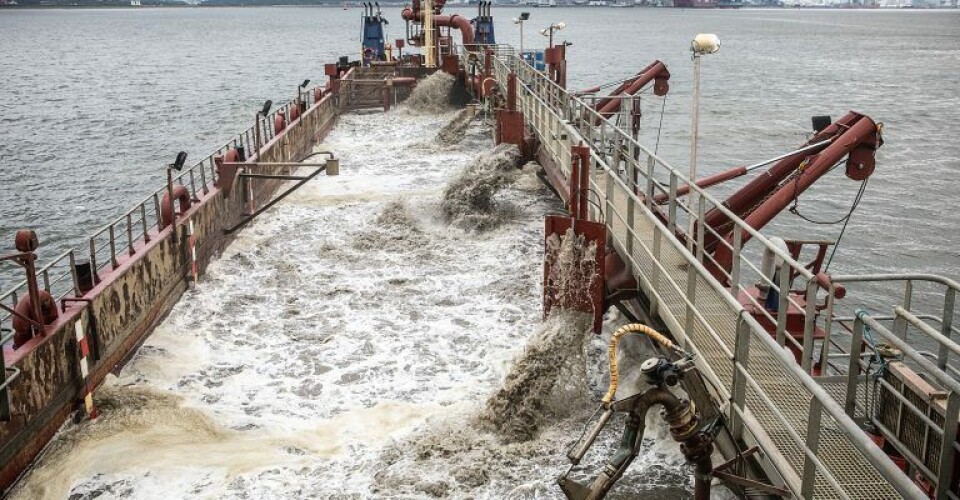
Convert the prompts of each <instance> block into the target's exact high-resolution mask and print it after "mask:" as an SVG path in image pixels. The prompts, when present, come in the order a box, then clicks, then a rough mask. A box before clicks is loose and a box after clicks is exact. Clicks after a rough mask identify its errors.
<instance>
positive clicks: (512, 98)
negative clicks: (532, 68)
mask: <svg viewBox="0 0 960 500" xmlns="http://www.w3.org/2000/svg"><path fill="white" fill-rule="evenodd" d="M507 110H508V111H516V110H517V74H516V73H515V72H512V71H511V72H510V74H509V75H507Z"/></svg>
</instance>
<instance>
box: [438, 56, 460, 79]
mask: <svg viewBox="0 0 960 500" xmlns="http://www.w3.org/2000/svg"><path fill="white" fill-rule="evenodd" d="M441 68H442V69H443V72H444V73H446V74H448V75H453V76H457V75H458V74H460V56H458V55H456V54H445V55H444V56H443V62H442V64H441Z"/></svg>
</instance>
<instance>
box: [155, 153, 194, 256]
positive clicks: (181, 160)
mask: <svg viewBox="0 0 960 500" xmlns="http://www.w3.org/2000/svg"><path fill="white" fill-rule="evenodd" d="M186 163H187V152H186V151H181V152H179V153H177V157H176V158H175V159H174V160H173V163H171V164H169V165H167V199H169V200H170V202H169V203H170V214H171V217H172V221H171V222H172V224H171V225H172V226H174V228H173V241H174V243H175V244H176V245H177V246H179V245H180V234H179V233H178V232H177V228H176V221H177V211H176V210H175V209H174V207H173V199H174V197H173V171H174V170H176V171H177V172H179V171H180V170H182V169H183V166H184V164H186ZM157 218H158V219H160V218H161V215H160V214H157ZM158 224H160V221H159V220H158Z"/></svg>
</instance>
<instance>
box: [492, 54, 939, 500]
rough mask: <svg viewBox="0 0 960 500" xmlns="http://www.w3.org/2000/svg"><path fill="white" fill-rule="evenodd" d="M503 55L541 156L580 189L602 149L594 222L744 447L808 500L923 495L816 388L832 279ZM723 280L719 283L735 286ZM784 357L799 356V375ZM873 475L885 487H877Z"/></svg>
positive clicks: (499, 71) (498, 61)
mask: <svg viewBox="0 0 960 500" xmlns="http://www.w3.org/2000/svg"><path fill="white" fill-rule="evenodd" d="M495 51H496V53H497V54H498V56H497V57H496V58H495V61H494V65H493V67H494V75H495V77H496V79H497V80H498V83H499V84H500V85H501V86H502V88H505V87H506V84H507V77H508V74H509V73H510V72H515V73H516V75H517V80H518V85H517V87H518V100H519V106H520V108H521V110H522V111H523V114H524V116H525V118H526V123H527V125H528V126H529V127H530V128H531V129H532V131H533V132H534V133H535V134H536V136H537V138H538V139H539V141H540V146H541V148H542V151H545V153H546V154H547V155H548V156H549V157H550V158H551V159H552V160H553V161H554V163H555V164H556V165H557V167H558V168H560V169H561V170H562V171H563V173H564V174H565V176H566V177H567V178H569V174H570V165H571V147H572V146H575V145H578V144H583V145H586V146H589V148H590V151H591V153H590V156H591V163H592V164H593V165H592V166H593V168H592V169H591V170H592V175H591V179H590V190H591V193H590V197H591V200H592V201H594V200H595V201H596V204H595V205H594V206H593V207H592V212H593V217H594V218H595V219H597V220H602V221H604V222H605V224H606V225H607V227H608V233H609V236H610V238H611V240H612V243H613V244H614V246H615V247H616V248H617V250H618V252H619V253H620V255H621V256H622V257H623V258H624V260H625V261H626V262H625V263H626V264H627V265H628V266H629V267H630V269H631V272H632V273H633V275H634V276H635V277H636V278H637V280H638V283H639V285H640V287H641V288H642V290H643V291H644V292H645V294H646V296H647V298H648V299H649V300H650V303H651V309H652V312H653V313H656V314H659V315H660V317H661V318H662V319H663V320H664V322H665V323H666V324H667V326H668V328H669V329H670V331H671V332H672V333H673V334H674V336H675V337H676V338H677V339H678V340H679V341H680V342H681V344H683V347H684V348H685V349H687V350H689V351H693V352H694V353H696V354H697V356H698V358H699V359H700V360H702V362H703V364H704V365H705V366H704V368H705V369H704V370H702V371H703V372H704V373H705V374H706V377H707V379H708V381H709V382H710V383H711V385H712V386H713V387H714V390H715V391H716V393H717V395H718V396H719V397H720V398H721V399H723V400H726V401H728V402H729V407H728V409H727V412H726V413H727V415H728V417H729V419H730V427H731V429H732V430H733V432H734V434H735V435H736V437H738V438H743V439H744V441H753V442H755V443H757V444H759V445H760V446H761V447H762V448H763V450H764V451H765V454H766V457H767V459H768V460H769V462H770V464H771V465H772V466H773V468H775V471H774V474H771V475H772V476H774V477H775V476H776V475H779V476H780V477H781V479H782V480H783V481H784V482H785V483H786V485H787V486H788V487H789V488H790V489H791V490H792V491H793V493H794V494H796V495H797V496H799V497H803V498H814V497H821V498H881V497H899V496H906V497H921V496H922V492H921V491H920V490H919V489H918V488H917V487H916V485H914V483H913V481H912V480H911V479H910V478H909V477H907V476H906V475H905V474H903V473H902V472H901V471H900V470H899V469H898V468H897V467H896V466H894V464H893V462H891V460H890V459H889V458H888V457H887V456H886V455H885V454H884V453H883V452H882V451H881V450H880V449H879V448H878V447H877V446H876V445H875V444H874V443H873V442H872V441H871V440H870V439H869V438H868V437H867V436H866V434H865V433H864V432H863V431H862V430H861V429H860V427H859V426H858V425H857V424H856V423H855V422H854V421H853V420H852V419H851V418H850V417H849V416H848V415H847V414H846V413H845V411H844V408H843V407H842V406H841V405H840V404H838V402H837V400H836V399H835V398H834V397H833V396H831V395H830V394H829V393H828V392H827V391H826V390H825V389H824V387H823V386H821V385H820V384H818V383H817V381H815V380H814V379H813V378H812V377H811V376H810V373H811V370H812V360H813V358H814V354H815V345H814V335H815V333H816V320H817V304H816V297H817V292H818V291H819V290H821V289H822V287H823V284H824V283H823V282H822V280H821V281H818V279H817V276H815V275H814V274H813V273H812V272H810V271H809V270H808V269H807V268H806V267H805V265H804V264H801V263H799V262H797V261H796V260H795V259H794V258H793V257H792V256H791V255H790V254H789V253H788V252H786V251H785V250H783V249H781V248H780V247H779V246H778V245H776V244H774V243H773V242H771V241H770V240H769V239H767V238H766V237H765V236H764V235H762V234H761V233H760V232H758V231H756V230H755V229H753V228H752V227H750V226H749V225H747V224H746V223H745V222H744V221H743V220H741V219H740V218H739V217H738V216H737V215H736V214H734V213H732V212H731V211H730V210H728V209H727V208H726V207H725V206H724V205H723V204H722V203H721V201H720V200H718V199H716V198H715V197H714V196H713V195H711V194H710V193H709V192H707V191H705V190H703V189H701V188H699V187H698V186H696V185H691V187H690V189H691V191H692V192H694V193H696V195H695V199H696V200H697V201H696V203H695V204H694V206H691V204H689V202H688V199H687V198H684V197H682V196H679V195H678V188H679V187H680V186H681V185H685V184H687V185H689V184H690V183H689V180H688V179H687V178H686V177H685V176H684V175H683V174H682V173H681V172H680V171H679V170H678V169H677V168H675V167H673V166H672V165H670V164H669V163H667V162H665V161H664V160H663V159H662V158H660V157H658V156H657V155H656V154H655V153H653V152H652V151H650V150H649V149H648V148H646V147H645V146H643V145H642V144H640V143H639V142H638V141H637V140H636V139H635V138H633V137H631V136H630V134H629V133H628V132H627V131H624V130H622V129H620V128H619V127H617V126H615V125H614V124H613V123H612V122H611V121H610V120H609V119H608V118H606V117H604V116H601V115H600V114H599V113H598V112H597V111H596V110H594V109H593V108H592V107H591V106H589V105H588V104H587V103H585V102H584V101H583V100H581V99H579V98H577V97H576V96H574V95H571V94H569V93H568V92H567V91H566V90H564V89H563V88H561V87H559V86H558V85H556V84H555V83H554V82H552V81H550V80H549V79H548V78H547V77H546V76H545V75H543V74H541V73H539V72H537V71H536V70H534V69H533V68H532V67H530V66H529V65H528V64H526V63H524V62H522V61H521V60H520V59H519V58H517V57H515V55H514V54H513V53H512V51H510V50H508V49H505V48H497V49H495ZM658 195H659V196H661V197H662V198H663V199H664V200H665V201H664V202H663V203H662V204H658V203H656V202H655V201H654V200H655V199H656V198H657V196H658ZM709 210H716V211H718V212H720V213H722V214H724V215H725V216H726V217H727V218H728V219H729V220H730V224H732V226H733V227H732V230H731V232H729V233H727V234H732V237H731V238H729V239H727V238H724V237H721V235H719V234H717V233H716V232H715V231H714V230H713V228H711V227H709V226H707V225H703V224H699V221H701V220H703V216H704V214H705V213H706V212H707V211H709ZM694 225H695V226H696V227H698V228H699V227H703V228H704V229H705V230H706V233H705V231H703V230H700V231H697V232H696V234H695V236H694V237H692V238H691V237H689V236H688V239H689V240H690V241H687V242H686V243H684V242H683V241H681V240H680V239H679V238H678V236H677V233H678V228H685V227H693V226H694ZM705 234H711V235H712V236H713V238H714V239H715V240H716V241H717V242H718V243H717V244H718V245H719V246H722V247H725V249H726V250H727V251H728V252H729V254H730V255H731V256H732V260H731V262H732V263H731V264H730V265H729V266H724V265H721V263H719V262H717V261H716V260H715V259H714V257H713V255H712V254H710V253H707V252H705V251H704V250H703V248H704V235H705ZM745 236H749V238H751V239H752V240H753V241H754V242H755V243H754V246H755V247H759V250H760V253H765V254H768V255H770V256H772V257H775V258H776V260H778V261H779V262H781V269H782V271H781V272H779V273H776V274H775V275H771V274H769V272H765V270H762V269H759V268H758V267H757V266H756V265H755V264H754V259H755V257H756V255H757V254H758V252H757V251H752V252H750V251H745V249H744V245H743V240H744V237H745ZM708 267H709V268H710V269H709V270H708ZM711 271H713V272H711ZM786 271H789V272H786ZM714 272H719V274H720V275H721V276H720V277H721V278H722V279H723V283H722V282H721V281H720V280H718V279H717V278H716V277H715V275H714ZM758 285H759V286H762V287H764V288H767V289H769V290H771V291H775V292H777V293H778V296H779V299H778V300H779V304H778V305H779V308H778V310H780V311H786V310H787V308H788V307H793V308H795V309H796V310H799V311H801V312H802V313H803V315H804V324H803V335H802V336H801V337H800V338H798V339H795V338H794V337H793V335H790V334H789V332H788V331H787V322H786V315H785V314H776V313H773V314H771V313H770V312H769V311H768V310H767V308H766V307H763V304H762V303H760V301H759V300H758V298H757V297H754V296H752V295H750V294H749V292H750V290H751V289H755V288H756V287H757V286H758ZM795 287H799V288H800V290H802V291H803V292H804V295H805V296H806V297H810V298H811V300H808V301H806V303H805V304H802V303H800V302H798V301H797V300H795V298H794V297H793V296H791V294H790V293H789V291H790V290H792V289H793V288H795ZM781 291H782V292H783V293H780V292H781ZM831 292H832V290H831ZM739 299H742V300H745V301H747V303H748V304H747V305H748V306H749V305H752V306H753V307H752V312H754V313H755V314H759V315H760V319H762V320H765V321H766V322H768V323H770V324H771V325H775V327H774V336H773V337H771V335H770V333H768V331H767V329H766V328H765V327H764V326H763V325H761V324H760V322H759V321H758V319H757V318H754V316H753V315H752V314H750V313H749V312H748V311H747V310H746V309H745V308H744V305H742V304H741V302H740V300H739ZM785 346H788V347H790V346H792V347H793V348H794V349H795V350H797V351H798V352H799V353H800V356H801V360H800V364H797V362H796V360H795V359H794V357H793V356H792V355H791V354H790V351H788V350H786V349H784V347H785ZM768 473H770V471H768ZM869 477H872V478H873V479H875V480H876V481H875V482H870V481H865V479H864V478H869Z"/></svg>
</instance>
